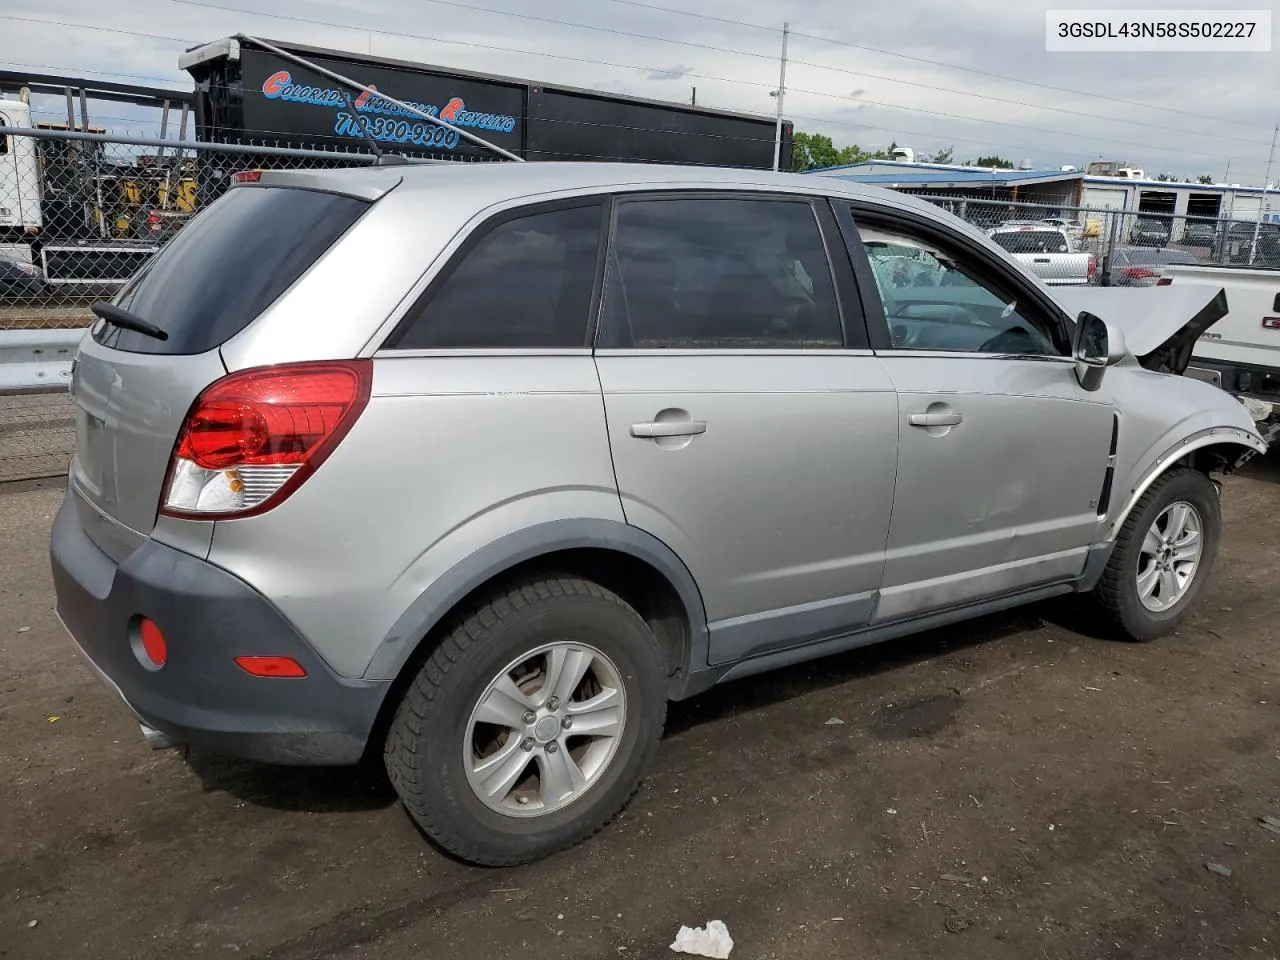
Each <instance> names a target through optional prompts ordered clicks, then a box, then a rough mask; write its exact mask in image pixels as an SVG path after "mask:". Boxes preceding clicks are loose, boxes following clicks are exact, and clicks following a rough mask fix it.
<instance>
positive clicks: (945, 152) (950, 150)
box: [928, 147, 956, 163]
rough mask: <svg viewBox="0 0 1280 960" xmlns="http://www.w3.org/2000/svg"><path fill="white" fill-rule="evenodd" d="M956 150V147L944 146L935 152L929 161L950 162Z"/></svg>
mask: <svg viewBox="0 0 1280 960" xmlns="http://www.w3.org/2000/svg"><path fill="white" fill-rule="evenodd" d="M955 152H956V148H955V147H943V148H942V149H941V150H939V151H938V152H937V153H935V154H934V155H933V156H932V157H930V158H929V161H928V162H929V163H950V162H951V157H952V156H953V155H954V154H955Z"/></svg>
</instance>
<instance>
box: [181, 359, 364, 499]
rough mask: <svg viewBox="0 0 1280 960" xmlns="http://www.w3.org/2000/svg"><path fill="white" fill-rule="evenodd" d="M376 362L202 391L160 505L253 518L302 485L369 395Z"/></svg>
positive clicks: (236, 378)
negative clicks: (252, 516) (251, 516)
mask: <svg viewBox="0 0 1280 960" xmlns="http://www.w3.org/2000/svg"><path fill="white" fill-rule="evenodd" d="M372 379H373V366H372V361H369V360H343V361H321V362H316V363H298V364H286V365H282V366H277V367H262V368H259V369H254V370H245V371H242V372H240V373H233V374H231V375H230V376H228V377H224V378H223V379H221V380H219V381H217V382H216V383H214V384H212V385H210V386H209V387H208V388H206V389H205V391H204V392H203V393H202V394H200V396H199V397H197V398H196V401H195V403H194V404H192V406H191V412H190V413H188V414H187V419H186V421H185V422H184V423H183V426H182V429H181V431H180V432H179V433H178V441H177V445H176V446H175V448H174V453H173V459H172V461H171V462H170V464H169V477H168V480H167V481H166V483H165V492H164V501H163V503H162V505H161V508H160V512H161V513H164V514H168V515H170V516H182V517H199V518H201V519H212V518H217V517H244V516H250V515H252V514H255V513H262V512H263V511H266V510H270V509H271V508H272V507H274V506H276V505H277V504H279V503H280V502H281V501H283V500H284V499H285V498H286V497H288V496H289V495H290V494H291V493H292V492H293V491H294V490H296V489H297V488H298V487H299V486H300V485H301V484H302V482H303V481H304V480H305V479H306V478H307V477H308V476H310V475H311V474H312V473H313V472H314V471H315V469H316V468H317V467H318V466H319V465H320V464H321V463H322V462H323V461H324V459H325V458H326V457H327V456H328V455H329V454H330V453H332V452H333V449H334V448H335V447H336V446H337V445H338V443H339V442H340V441H341V440H342V438H343V437H344V436H346V433H347V431H348V430H350V429H351V426H352V424H354V423H355V421H356V418H357V417H359V416H360V413H361V411H362V410H364V407H365V405H366V404H367V403H368V402H369V390H370V387H371V383H372Z"/></svg>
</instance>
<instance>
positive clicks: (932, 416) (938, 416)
mask: <svg viewBox="0 0 1280 960" xmlns="http://www.w3.org/2000/svg"><path fill="white" fill-rule="evenodd" d="M963 419H964V414H963V413H956V412H955V411H952V412H950V413H913V414H911V416H910V417H909V418H908V422H909V423H910V424H911V425H912V426H913V427H954V426H955V425H956V424H957V423H959V422H960V421H962V420H963Z"/></svg>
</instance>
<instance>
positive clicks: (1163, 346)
mask: <svg viewBox="0 0 1280 960" xmlns="http://www.w3.org/2000/svg"><path fill="white" fill-rule="evenodd" d="M1053 295H1054V298H1055V299H1056V300H1057V301H1058V302H1059V303H1061V304H1062V305H1063V306H1064V307H1066V308H1067V310H1068V311H1069V312H1070V313H1071V316H1072V317H1078V316H1079V315H1080V312H1081V311H1082V310H1087V311H1089V312H1090V313H1092V314H1093V315H1094V316H1096V317H1101V318H1102V319H1103V320H1106V321H1107V322H1108V323H1111V324H1114V325H1115V326H1116V327H1118V328H1119V329H1120V332H1121V333H1123V334H1124V340H1125V344H1126V346H1128V348H1129V352H1130V353H1132V354H1133V355H1134V356H1135V357H1137V358H1138V362H1139V363H1141V364H1142V365H1143V366H1144V367H1146V368H1147V369H1149V370H1158V371H1160V372H1162V373H1178V374H1180V373H1182V371H1184V370H1186V369H1187V364H1189V363H1190V362H1191V351H1192V350H1193V349H1194V347H1195V344H1196V341H1197V340H1199V339H1200V337H1201V335H1202V334H1203V333H1204V332H1205V331H1206V330H1208V329H1209V328H1210V327H1212V326H1213V325H1214V324H1215V323H1217V322H1218V321H1219V320H1221V319H1222V318H1223V317H1225V316H1226V315H1227V292H1226V290H1224V289H1223V288H1222V287H1219V286H1213V285H1211V284H1202V283H1187V284H1178V285H1176V286H1175V285H1173V284H1170V285H1168V286H1164V287H1070V288H1058V289H1055V290H1054V291H1053Z"/></svg>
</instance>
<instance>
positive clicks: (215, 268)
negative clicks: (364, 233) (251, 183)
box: [95, 187, 369, 354]
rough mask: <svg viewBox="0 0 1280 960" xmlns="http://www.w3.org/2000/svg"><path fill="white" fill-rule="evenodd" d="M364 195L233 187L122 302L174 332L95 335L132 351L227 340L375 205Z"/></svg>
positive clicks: (108, 330)
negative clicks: (163, 336) (165, 336)
mask: <svg viewBox="0 0 1280 960" xmlns="http://www.w3.org/2000/svg"><path fill="white" fill-rule="evenodd" d="M368 206H369V204H368V203H367V202H366V201H364V200H357V199H355V198H353V197H344V196H339V195H336V194H331V193H320V192H318V191H315V190H299V189H296V188H292V187H236V188H234V189H232V190H230V191H229V192H228V193H227V194H226V195H225V196H223V197H221V198H219V199H218V200H217V201H216V202H215V203H213V204H211V205H210V206H209V208H208V209H207V210H205V211H204V212H203V213H201V214H200V215H199V216H198V217H196V218H195V219H194V220H192V221H191V223H190V224H189V225H188V226H187V227H186V228H185V229H183V230H182V231H181V232H179V233H178V234H177V235H176V236H175V237H174V238H173V239H172V240H171V241H170V242H169V243H168V244H167V245H166V246H165V247H164V249H163V250H161V251H160V252H159V253H158V254H156V256H155V257H154V258H153V259H152V260H151V261H150V262H149V263H148V264H147V265H146V266H145V267H143V269H142V270H141V272H139V274H138V275H137V276H136V277H134V279H133V280H131V281H130V282H129V285H128V286H127V287H126V288H125V290H124V291H123V292H122V293H121V295H120V297H119V299H118V300H117V301H116V302H117V303H118V304H119V305H120V306H121V307H123V308H124V309H126V310H129V311H130V312H132V313H135V314H137V315H138V316H139V317H141V318H142V319H144V320H147V321H149V322H151V323H154V324H155V325H156V326H158V327H160V328H161V329H162V330H164V331H165V332H166V333H168V334H169V339H168V340H156V339H154V338H153V337H148V336H145V335H143V334H140V333H135V332H133V331H131V330H125V329H122V328H120V327H116V326H113V325H111V324H105V325H102V327H101V329H100V331H99V332H98V333H96V334H95V339H96V340H97V341H98V342H99V343H101V344H103V345H104V346H108V347H112V348H114V349H116V350H125V351H129V352H132V353H161V354H192V353H204V352H205V351H207V350H212V349H213V348H215V347H218V346H221V345H222V344H223V343H225V342H226V341H227V340H229V339H230V338H231V337H233V336H235V335H236V334H237V333H239V332H240V331H241V330H243V329H244V328H245V327H247V326H248V325H249V323H250V322H251V321H252V320H253V319H254V318H255V317H257V316H258V315H259V314H261V313H262V312H263V311H264V310H266V309H267V307H269V306H271V304H272V303H273V302H275V300H276V298H277V297H279V296H280V294H282V293H284V291H285V290H286V289H288V287H289V286H290V285H291V284H292V283H293V282H294V281H295V280H297V279H298V278H299V277H300V276H302V274H303V273H305V272H306V271H307V269H308V268H309V267H310V266H311V265H312V264H313V263H315V262H316V261H317V260H318V259H320V257H321V255H322V254H324V252H325V251H326V250H328V249H329V247H331V246H332V245H333V244H334V242H335V241H336V240H337V239H338V238H339V237H340V236H342V234H343V233H345V232H346V231H347V229H349V228H350V227H351V225H352V224H353V223H355V222H356V220H357V219H359V217H360V215H361V214H362V213H363V212H364V211H365V210H366V209H368Z"/></svg>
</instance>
